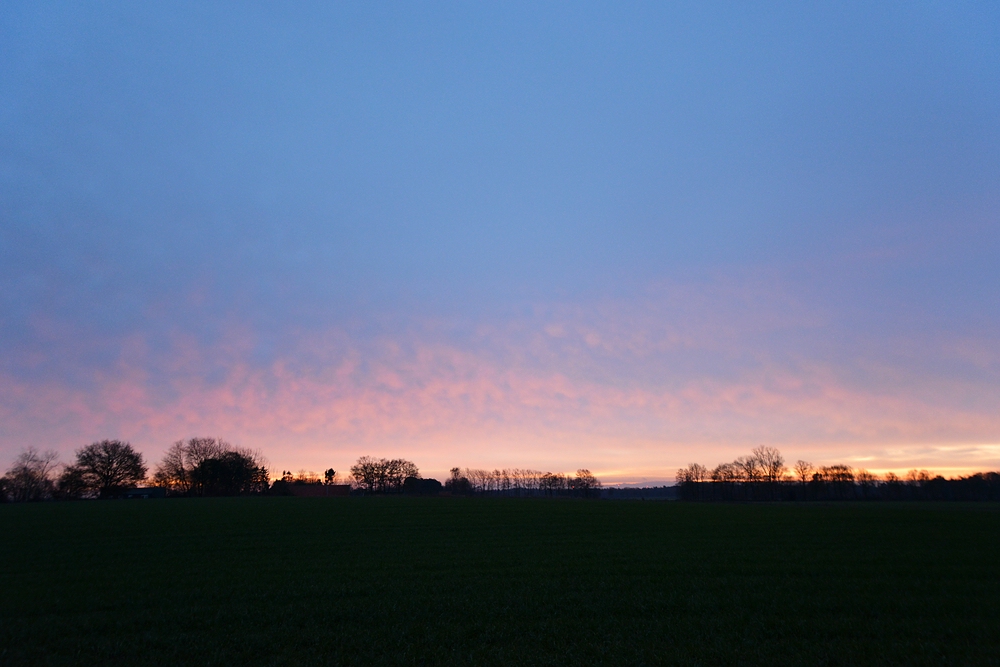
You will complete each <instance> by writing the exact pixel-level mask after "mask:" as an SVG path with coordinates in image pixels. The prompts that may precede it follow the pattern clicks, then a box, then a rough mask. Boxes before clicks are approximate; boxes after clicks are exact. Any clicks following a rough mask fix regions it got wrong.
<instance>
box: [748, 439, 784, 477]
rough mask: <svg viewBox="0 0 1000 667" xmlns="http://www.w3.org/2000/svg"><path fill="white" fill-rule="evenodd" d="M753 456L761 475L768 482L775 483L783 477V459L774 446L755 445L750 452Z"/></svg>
mask: <svg viewBox="0 0 1000 667" xmlns="http://www.w3.org/2000/svg"><path fill="white" fill-rule="evenodd" d="M751 454H752V455H753V458H755V459H756V460H757V465H758V467H759V468H760V473H761V476H762V477H763V479H764V481H766V482H768V483H769V484H776V483H777V482H779V481H781V478H782V477H784V475H785V471H786V470H787V468H785V459H784V457H783V456H782V455H781V452H779V451H778V450H777V449H775V448H774V447H755V448H754V449H753V451H752V452H751Z"/></svg>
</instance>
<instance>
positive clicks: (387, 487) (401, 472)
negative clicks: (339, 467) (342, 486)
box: [351, 456, 420, 493]
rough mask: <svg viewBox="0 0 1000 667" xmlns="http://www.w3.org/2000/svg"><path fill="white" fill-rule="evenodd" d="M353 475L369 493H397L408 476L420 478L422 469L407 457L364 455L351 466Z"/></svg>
mask: <svg viewBox="0 0 1000 667" xmlns="http://www.w3.org/2000/svg"><path fill="white" fill-rule="evenodd" d="M351 477H353V478H354V483H355V484H356V485H357V487H358V488H359V489H362V490H363V491H366V492H368V493H396V492H399V491H402V489H403V482H405V481H406V478H407V477H414V478H418V479H419V478H420V471H419V470H418V469H417V466H416V464H414V463H413V462H412V461H407V460H406V459H376V458H375V457H372V456H362V457H361V458H359V459H358V461H357V463H355V464H354V465H353V466H351Z"/></svg>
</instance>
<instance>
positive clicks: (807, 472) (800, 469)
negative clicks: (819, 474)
mask: <svg viewBox="0 0 1000 667" xmlns="http://www.w3.org/2000/svg"><path fill="white" fill-rule="evenodd" d="M793 470H794V471H795V476H796V477H798V478H799V482H801V483H802V486H805V485H806V484H807V483H808V482H809V480H810V479H811V478H812V473H813V464H811V463H809V461H803V460H802V459H799V460H798V461H796V462H795V467H794V468H793Z"/></svg>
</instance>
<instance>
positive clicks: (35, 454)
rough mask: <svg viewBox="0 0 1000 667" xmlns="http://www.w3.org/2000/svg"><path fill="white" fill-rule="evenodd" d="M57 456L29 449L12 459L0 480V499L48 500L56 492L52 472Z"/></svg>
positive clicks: (20, 500)
mask: <svg viewBox="0 0 1000 667" xmlns="http://www.w3.org/2000/svg"><path fill="white" fill-rule="evenodd" d="M57 458H58V454H56V453H55V452H39V451H38V450H37V449H35V448H34V447H29V448H28V449H26V450H24V451H23V452H21V453H20V454H18V455H17V458H16V459H14V463H13V465H11V467H10V468H9V469H8V470H7V473H6V474H5V475H4V476H3V479H2V480H0V487H2V488H0V498H2V499H3V500H12V501H14V502H26V501H33V500H48V499H50V498H52V496H53V495H54V494H55V491H56V484H55V480H53V472H54V471H55V467H56V459H57Z"/></svg>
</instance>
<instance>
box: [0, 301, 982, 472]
mask: <svg viewBox="0 0 1000 667" xmlns="http://www.w3.org/2000/svg"><path fill="white" fill-rule="evenodd" d="M727 300H728V301H729V302H732V303H734V304H736V306H733V305H729V306H725V307H723V308H721V309H719V310H717V309H715V308H714V307H709V306H706V305H705V304H710V305H711V304H716V305H717V304H718V303H719V302H724V301H727ZM699 304H701V305H700V306H699ZM747 304H749V305H747ZM786 308H787V309H788V311H789V312H785V310H784V309H786ZM719 312H724V313H726V315H725V316H722V315H719V314H718V313H719ZM733 313H742V314H741V316H740V318H736V317H735V316H734V315H733ZM821 322H822V317H821V315H820V314H816V313H809V312H806V309H803V308H798V310H796V309H795V308H791V307H789V306H788V304H787V300H784V299H783V297H781V296H780V295H779V296H778V298H776V299H768V298H765V296H764V295H763V294H762V293H761V292H759V291H750V293H749V294H748V293H746V290H743V289H742V288H739V289H736V288H734V289H730V288H729V287H727V286H723V287H717V288H715V289H713V290H707V291H706V292H705V293H701V294H697V293H693V292H692V291H691V290H675V291H671V290H669V289H668V290H663V291H661V292H658V293H654V295H653V296H652V297H649V298H647V299H646V300H645V301H640V302H635V301H632V302H629V301H624V302H623V301H606V302H603V303H594V304H590V305H589V306H588V307H586V308H583V307H579V306H574V307H569V306H566V307H559V306H554V307H548V308H541V309H539V312H538V313H537V314H536V316H534V317H528V318H521V319H516V320H508V321H506V322H503V323H500V324H492V325H485V326H480V327H478V328H477V329H476V330H475V331H473V333H471V334H467V335H464V336H459V335H456V334H455V331H454V328H453V327H450V326H449V325H448V324H447V323H441V322H434V321H428V322H423V323H416V324H412V325H411V326H410V327H409V328H408V329H406V333H400V334H396V335H381V336H378V337H375V338H367V339H366V338H363V337H359V336H352V335H351V334H350V333H349V332H347V331H345V330H338V329H330V330H328V331H325V332H322V333H304V334H300V335H299V336H297V337H295V338H293V339H286V340H285V342H284V344H283V346H282V347H281V350H280V353H279V354H275V355H272V357H271V358H270V359H269V360H268V361H266V362H260V361H259V360H255V357H254V349H255V345H256V342H257V340H256V336H255V335H254V334H253V332H252V331H250V330H249V329H247V328H244V327H240V326H232V327H230V330H229V332H228V335H227V336H226V338H225V339H224V340H223V341H222V342H220V343H218V344H214V345H211V346H205V345H203V344H199V343H198V341H197V340H196V339H195V338H193V337H191V336H187V335H185V334H183V333H179V332H178V333H175V334H173V335H172V336H171V337H170V343H169V349H168V350H157V349H155V348H154V346H153V345H152V344H151V343H150V341H149V340H147V339H145V338H143V337H140V336H131V337H128V338H126V339H124V340H123V341H122V342H121V346H120V352H119V355H118V358H117V360H116V362H115V363H114V364H112V365H109V366H107V367H100V366H98V367H95V368H93V369H91V371H90V372H91V376H90V378H89V380H90V381H89V382H87V383H86V384H83V385H74V384H72V383H70V382H67V381H63V380H52V379H47V380H41V379H32V378H31V377H30V376H29V377H17V376H14V375H8V376H4V377H0V383H2V384H0V421H2V424H3V425H2V426H0V443H2V448H3V451H4V452H5V454H6V456H7V458H12V457H13V456H14V454H15V453H16V450H17V449H18V448H20V447H21V446H25V445H28V444H33V445H36V446H54V447H57V448H59V449H61V450H62V451H63V452H65V453H69V451H70V450H72V449H73V448H75V447H79V446H80V445H82V444H85V443H86V442H87V441H89V440H92V439H96V438H101V437H123V438H129V439H132V440H133V441H135V442H136V443H137V444H139V445H140V446H141V447H142V448H143V449H144V450H145V451H147V453H148V454H149V456H150V458H154V459H155V458H156V457H157V456H158V455H159V453H160V452H161V451H162V450H163V449H164V448H165V447H166V446H167V445H169V443H170V442H172V441H173V440H176V439H178V438H182V437H188V436H191V435H195V434H206V435H208V434H215V435H221V436H223V437H226V438H228V439H231V440H234V441H237V442H240V443H241V444H245V445H248V446H252V447H258V448H260V449H262V450H264V451H265V453H266V454H267V455H268V456H269V457H270V459H271V460H272V462H274V463H275V464H276V466H277V467H280V468H286V469H299V468H307V469H317V468H320V467H323V466H328V465H336V466H339V467H344V466H346V465H349V463H350V462H351V461H352V460H353V458H354V457H356V456H358V455H360V454H365V453H376V454H386V455H389V454H393V455H395V454H398V455H405V456H408V457H410V458H413V459H414V460H416V461H417V462H418V464H420V465H421V466H422V467H424V468H425V469H427V470H429V471H431V472H437V473H439V474H440V473H441V472H443V471H444V470H446V469H447V468H448V467H450V466H452V465H472V466H476V465H482V466H495V465H520V466H530V467H539V468H548V469H561V470H572V469H574V468H575V467H578V466H584V467H591V468H592V469H597V470H603V471H604V472H605V473H606V474H607V475H611V476H617V477H620V478H626V477H628V478H638V477H656V476H660V477H661V478H662V476H663V475H667V476H669V475H671V474H672V471H673V470H674V469H675V468H676V467H677V466H678V465H683V464H686V463H687V462H689V460H696V459H697V460H701V461H702V462H703V463H706V464H711V465H714V464H715V463H718V462H719V461H722V460H726V459H728V458H731V457H733V456H736V455H738V454H740V453H743V452H744V451H745V450H747V449H749V448H750V447H752V446H755V445H758V444H773V445H776V446H778V447H780V448H782V449H783V450H784V451H785V452H786V455H787V456H789V457H790V458H798V457H812V458H815V459H817V460H816V461H815V462H817V463H819V462H823V461H826V460H830V461H832V460H854V461H870V462H873V463H872V465H871V467H873V468H879V467H880V468H883V469H885V468H887V467H891V466H895V467H896V468H898V469H904V468H906V467H907V466H909V465H910V463H914V464H916V463H926V464H927V465H931V464H934V467H937V468H942V469H943V468H949V467H950V468H951V469H955V470H968V469H972V468H980V469H981V468H983V467H994V468H995V467H997V466H998V459H997V454H998V452H997V450H996V444H995V443H997V442H998V441H1000V438H998V437H997V434H998V433H1000V416H998V412H997V411H996V410H991V409H988V406H989V403H990V401H994V403H993V404H994V405H995V404H996V403H995V400H996V399H997V398H998V390H997V388H996V387H994V386H992V385H991V384H990V383H989V382H985V383H984V382H982V381H977V380H976V379H975V378H965V377H964V376H962V375H960V374H959V375H954V376H947V377H940V376H935V375H933V374H926V375H920V373H919V372H917V371H915V370H913V369H907V368H904V369H897V368H894V367H893V368H892V369H891V370H893V371H894V374H895V375H894V374H893V373H889V374H888V375H885V374H882V376H880V377H881V379H879V380H878V381H877V382H865V381H861V380H858V379H857V377H856V376H863V377H868V375H870V374H871V372H872V367H873V366H874V365H875V364H870V363H869V362H867V361H866V360H865V359H863V358H862V359H855V360H851V361H850V362H845V361H844V360H843V359H824V358H822V356H821V355H816V356H815V357H808V356H803V355H801V354H799V355H796V354H784V353H783V350H781V349H780V348H776V347H775V345H774V343H773V342H772V341H771V340H770V338H771V337H773V336H775V335H780V334H782V332H785V331H789V330H792V331H801V330H803V329H806V330H808V329H809V328H811V327H816V326H819V325H818V324H817V323H821ZM779 345H780V341H779ZM948 349H954V350H958V353H960V354H965V355H966V356H968V354H970V353H968V352H967V350H970V349H971V350H973V354H979V348H977V347H976V346H975V345H972V344H970V343H969V342H968V341H964V342H961V343H960V344H958V345H957V347H956V346H952V347H951V348H948ZM981 358H982V357H981V355H980V356H977V357H976V359H977V360H980V359H981ZM845 368H846V369H847V371H850V372H845ZM875 370H876V371H877V370H878V369H877V368H876V369H875ZM918 370H919V369H918ZM866 374H868V375H866ZM876 374H878V373H876ZM886 378H888V379H886ZM963 396H977V397H978V399H977V400H964V399H962V397H963ZM984 396H985V399H984ZM991 457H992V458H991ZM876 464H877V465H876Z"/></svg>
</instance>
